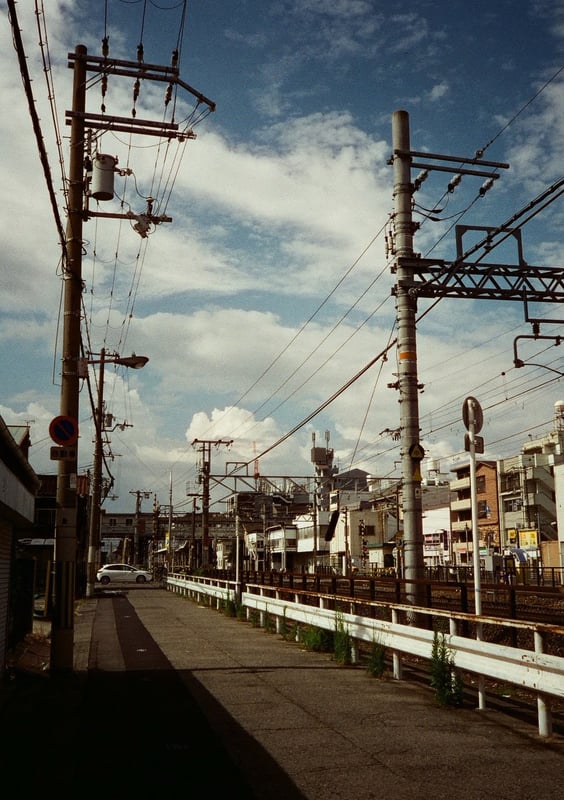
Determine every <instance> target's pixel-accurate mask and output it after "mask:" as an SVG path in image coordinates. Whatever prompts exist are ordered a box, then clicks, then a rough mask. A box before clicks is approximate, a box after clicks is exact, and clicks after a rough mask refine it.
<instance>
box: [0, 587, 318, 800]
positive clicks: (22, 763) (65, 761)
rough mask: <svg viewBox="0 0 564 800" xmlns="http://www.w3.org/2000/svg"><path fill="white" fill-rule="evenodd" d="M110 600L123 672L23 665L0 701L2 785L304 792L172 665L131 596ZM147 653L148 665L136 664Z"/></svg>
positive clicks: (101, 791)
mask: <svg viewBox="0 0 564 800" xmlns="http://www.w3.org/2000/svg"><path fill="white" fill-rule="evenodd" d="M108 602H111V603H117V604H119V605H118V607H117V608H116V609H115V610H116V624H117V633H118V638H119V643H120V647H121V650H122V654H123V658H124V660H125V665H126V669H125V671H112V672H110V671H107V672H106V671H101V670H96V669H89V671H88V673H86V672H84V673H74V674H72V675H68V676H55V675H50V676H48V675H45V676H37V675H25V674H18V675H17V676H16V677H15V678H14V679H13V680H12V682H11V685H10V686H8V687H7V689H8V691H7V693H4V699H3V702H2V704H1V705H0V774H1V775H2V777H3V778H4V785H5V786H7V785H11V786H13V787H15V788H17V792H18V795H19V796H22V794H23V796H27V794H28V793H31V792H34V793H35V792H38V793H39V792H42V793H43V792H45V791H46V790H56V791H57V792H58V793H64V794H63V796H66V794H67V793H69V796H70V793H71V792H72V796H76V797H78V796H81V797H90V796H92V797H93V796H95V795H96V796H97V797H110V798H113V797H120V796H121V797H127V798H128V797H148V796H151V797H154V796H156V792H158V791H161V792H162V791H164V792H167V791H170V790H175V791H176V790H181V791H182V793H183V796H184V797H188V798H202V797H210V798H213V797H218V796H220V795H221V796H225V797H229V798H232V799H233V800H252V799H253V798H254V799H255V800H257V799H258V798H263V797H268V798H269V800H303V797H304V796H303V794H302V793H301V792H300V791H299V790H298V789H297V787H296V785H295V784H294V783H293V782H292V780H291V779H290V778H289V777H288V775H287V774H286V773H285V772H284V771H283V770H281V769H280V767H279V766H278V765H277V763H276V762H275V761H274V760H273V759H272V758H271V757H270V755H269V754H268V753H267V752H266V751H265V750H264V749H263V748H262V747H261V746H260V745H259V744H258V742H257V741H256V740H255V739H254V738H253V737H251V736H249V734H248V733H247V732H246V731H245V730H244V729H242V728H241V726H240V725H239V724H238V723H237V722H236V721H235V720H234V719H233V718H232V717H231V716H230V715H229V714H228V713H227V712H226V711H225V709H224V708H223V707H222V706H220V705H219V704H218V703H217V702H216V701H215V699H214V698H213V696H211V695H210V694H209V693H208V692H207V691H206V690H205V689H204V688H203V687H202V685H201V684H200V683H199V682H198V681H197V680H195V679H194V678H193V676H192V675H191V674H190V673H189V672H184V673H179V672H176V671H175V670H174V669H173V667H172V665H171V664H170V662H169V661H168V659H167V658H166V656H165V655H164V653H163V652H162V651H161V650H160V649H159V648H158V646H157V645H156V642H155V641H154V639H153V638H152V637H151V636H150V634H149V633H148V631H147V630H146V629H145V628H144V626H143V625H142V623H141V622H140V620H139V618H138V617H137V615H136V614H135V612H134V610H133V608H132V606H131V605H130V604H129V602H128V601H127V599H126V598H123V597H120V598H112V599H111V600H108ZM101 605H104V604H103V603H102V604H101ZM103 646H104V644H103V642H99V643H98V647H103ZM147 654H149V660H148V661H147ZM141 661H144V666H145V668H144V669H136V664H137V663H139V662H141ZM203 709H205V711H204V710H203Z"/></svg>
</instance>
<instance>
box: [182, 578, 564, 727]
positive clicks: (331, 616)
mask: <svg viewBox="0 0 564 800" xmlns="http://www.w3.org/2000/svg"><path fill="white" fill-rule="evenodd" d="M167 589H169V590H170V591H173V592H175V593H178V594H182V595H186V596H190V597H193V598H196V599H198V600H201V599H202V597H206V598H209V599H213V600H215V601H216V604H217V607H218V608H220V607H221V605H222V604H224V603H226V602H228V601H229V600H231V601H234V600H235V598H237V596H238V591H237V589H238V587H237V584H236V582H235V581H224V580H218V579H215V578H206V577H198V576H193V575H189V576H186V575H181V574H173V575H170V576H169V577H168V579H167ZM306 598H307V600H308V604H306V603H304V602H302V601H303V600H304V599H306ZM314 599H315V601H316V602H317V603H318V605H317V606H316V605H312V602H313V601H314ZM239 603H240V604H241V605H242V606H243V607H244V608H245V609H246V614H247V617H249V616H250V614H251V613H252V612H258V614H259V619H260V624H261V625H262V626H264V624H265V618H266V615H267V614H268V615H271V616H273V617H275V619H276V630H277V632H280V630H281V627H282V623H283V620H292V621H293V622H298V623H300V624H303V625H309V626H312V627H318V628H322V629H324V630H331V631H334V630H335V629H336V625H337V621H339V624H342V625H343V627H344V629H345V630H346V631H347V633H348V634H349V636H350V637H351V640H352V641H353V643H354V642H355V641H363V642H368V643H370V644H372V643H374V642H376V643H378V644H379V645H382V646H383V647H385V648H387V649H388V650H389V651H390V652H391V653H392V659H393V676H394V678H395V679H397V680H401V677H402V663H401V656H402V654H408V655H411V656H417V657H419V658H423V659H427V660H430V659H431V654H432V647H433V639H434V633H433V630H429V629H428V628H420V627H417V626H416V620H417V618H418V617H419V615H424V616H425V617H426V618H427V619H428V618H429V617H443V618H447V619H448V621H449V633H448V634H446V635H445V644H446V645H447V647H448V649H449V650H450V652H451V653H452V657H453V659H454V664H455V667H456V668H457V669H460V670H464V671H466V672H470V673H474V674H476V675H477V676H478V678H479V690H478V693H479V707H480V708H485V690H484V685H483V679H484V678H485V677H487V678H492V679H494V680H499V681H503V682H505V683H509V684H512V685H514V686H519V687H521V688H523V689H526V690H528V691H531V692H533V693H536V695H537V714H538V731H539V735H540V736H543V737H547V736H550V735H551V734H552V717H551V709H550V704H551V701H553V700H554V699H559V700H564V658H563V657H561V656H555V655H549V654H547V653H544V652H543V649H544V639H545V637H546V636H547V635H549V634H553V635H554V634H556V635H559V636H562V637H564V626H555V625H546V624H542V623H534V622H518V621H515V620H509V619H504V618H498V617H484V616H481V617H477V616H475V615H474V614H463V613H453V612H450V611H443V610H440V609H435V608H417V607H415V606H411V605H402V604H396V603H384V602H380V601H375V600H362V599H359V598H349V597H342V596H340V595H337V596H336V595H327V594H325V595H323V594H317V593H315V592H310V591H304V590H302V591H300V590H299V589H296V588H294V589H290V588H279V587H271V586H263V585H258V584H253V585H248V584H247V585H246V586H245V591H244V592H242V593H241V596H240V598H239ZM359 606H362V608H363V609H366V608H367V607H380V608H383V607H384V608H386V609H388V610H390V611H391V617H392V619H391V621H387V620H380V619H372V618H371V617H367V616H362V615H360V614H358V613H357V612H356V609H357V607H359ZM406 613H407V614H408V615H409V624H406V623H402V622H400V621H399V618H400V616H403V617H405V616H406ZM464 622H470V623H472V624H473V625H474V626H475V629H476V630H477V631H478V632H480V630H481V626H483V625H486V624H487V625H488V626H490V625H491V626H498V627H500V628H504V629H507V630H510V629H512V628H513V629H517V630H520V631H529V632H530V633H532V635H533V640H534V650H523V649H519V648H517V647H511V646H508V645H501V644H495V643H492V642H486V641H483V640H481V639H480V638H479V635H478V637H477V638H469V637H465V636H461V635H459V632H458V629H459V627H460V626H461V624H462V623H464ZM356 655H357V652H356V647H355V646H354V644H353V653H352V657H353V662H354V661H355V660H356Z"/></svg>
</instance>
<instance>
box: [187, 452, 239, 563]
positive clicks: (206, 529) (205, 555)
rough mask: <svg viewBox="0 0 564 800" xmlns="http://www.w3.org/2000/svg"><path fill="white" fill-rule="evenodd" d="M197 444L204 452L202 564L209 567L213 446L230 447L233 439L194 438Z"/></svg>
mask: <svg viewBox="0 0 564 800" xmlns="http://www.w3.org/2000/svg"><path fill="white" fill-rule="evenodd" d="M196 444H199V445H200V453H201V454H202V463H201V466H200V480H201V482H202V566H203V567H207V566H208V564H209V546H210V475H211V446H212V444H213V445H215V446H216V447H220V446H221V445H225V446H226V447H230V446H231V445H232V444H233V440H232V439H216V440H215V441H212V440H210V439H194V441H193V442H192V447H193V446H194V445H196Z"/></svg>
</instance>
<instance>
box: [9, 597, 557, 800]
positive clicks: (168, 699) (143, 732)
mask: <svg viewBox="0 0 564 800" xmlns="http://www.w3.org/2000/svg"><path fill="white" fill-rule="evenodd" d="M75 664H76V672H75V675H74V676H73V679H72V680H71V681H67V682H63V683H62V684H61V685H59V686H57V681H53V680H52V679H47V678H42V679H40V681H42V684H41V686H42V687H43V688H41V686H40V687H39V688H37V686H36V687H35V688H33V689H32V688H29V690H28V691H27V693H26V691H25V687H24V690H23V691H20V692H16V693H15V694H14V695H13V698H12V700H11V701H7V702H5V703H4V704H0V725H1V730H2V748H0V775H2V776H5V778H8V777H9V780H10V781H11V780H12V778H14V777H15V773H16V772H17V771H18V767H17V764H16V762H17V761H18V758H19V756H21V754H22V749H23V751H24V752H26V750H29V749H33V753H34V760H33V763H34V772H33V775H32V774H31V772H30V771H29V770H28V771H26V770H25V769H24V770H22V769H21V768H19V775H20V778H21V779H22V780H24V787H25V788H28V789H32V790H34V789H38V788H40V787H42V788H43V789H44V790H45V789H49V788H59V789H60V790H61V791H63V790H65V789H66V790H69V791H72V792H73V795H72V796H75V795H74V792H78V791H80V793H81V796H85V795H86V796H87V797H88V796H90V794H92V796H94V794H95V795H96V796H101V795H105V796H108V795H109V797H114V796H115V797H134V796H135V797H139V796H141V797H145V796H149V795H154V794H155V792H156V791H160V792H161V794H160V796H161V797H162V796H164V795H166V793H167V792H168V793H172V792H174V793H175V794H176V793H177V792H178V791H179V790H181V791H182V793H183V796H187V797H189V798H201V797H205V796H209V797H216V796H217V797H219V796H227V797H229V798H235V800H237V799H238V798H240V799H241V800H247V798H248V800H251V799H252V798H255V799H256V800H260V799H262V798H265V800H298V799H299V798H307V799H308V800H340V799H341V798H342V800H365V799H366V800H367V799H368V798H378V800H383V798H390V800H429V798H434V800H435V799H436V800H440V799H441V798H449V799H450V798H452V797H456V798H457V800H482V799H483V798H490V797H491V798H494V797H495V798H496V800H510V799H511V800H530V799H531V798H535V800H556V799H557V798H558V800H560V798H561V796H562V788H561V775H562V768H563V767H564V741H563V740H562V739H561V738H558V737H554V738H553V739H551V740H548V741H546V740H543V739H540V738H539V737H538V734H537V732H536V729H535V728H533V727H531V726H528V725H526V724H524V723H520V722H517V721H515V720H513V719H511V718H509V717H507V716H505V715H503V714H501V713H499V712H494V711H488V710H486V711H477V710H474V709H470V708H463V709H445V708H441V707H439V706H437V705H436V704H435V702H434V698H433V694H432V692H431V691H430V690H429V689H426V688H425V687H421V686H420V685H416V684H413V683H409V682H399V683H398V682H395V681H393V680H391V679H384V680H378V679H375V678H373V677H371V676H370V675H369V674H368V673H367V672H366V670H364V669H363V668H362V667H342V666H339V665H337V664H336V663H335V662H334V661H333V660H332V659H331V657H330V656H328V655H327V654H320V653H313V652H309V651H306V650H304V649H302V648H301V647H300V646H299V645H297V644H295V643H292V642H286V641H284V640H283V639H282V637H280V636H279V635H276V634H273V633H267V632H266V631H265V630H262V629H260V628H256V627H253V626H252V625H250V624H249V623H246V622H242V621H239V620H235V619H232V618H228V617H226V616H224V615H222V614H220V613H219V612H218V611H216V610H214V609H212V608H210V607H208V606H203V605H199V604H197V603H195V602H194V601H191V600H187V599H185V598H182V597H180V596H178V595H175V594H172V593H170V592H166V591H165V590H161V589H157V590H155V589H152V590H145V589H140V590H132V591H129V592H127V593H125V594H123V595H120V594H119V593H118V594H110V595H108V596H106V597H100V598H96V599H92V600H87V601H84V602H83V603H81V604H79V607H78V611H77V617H76V628H75ZM18 680H19V679H18ZM57 693H58V694H57ZM32 743H33V744H32ZM19 763H20V764H21V763H23V762H22V761H21V760H20V761H19ZM37 777H39V778H40V780H39V781H38V780H36V778H37ZM20 785H21V784H20ZM62 796H65V795H64V791H63V795H62ZM69 796H70V795H69Z"/></svg>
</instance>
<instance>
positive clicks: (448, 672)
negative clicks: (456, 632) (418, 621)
mask: <svg viewBox="0 0 564 800" xmlns="http://www.w3.org/2000/svg"><path fill="white" fill-rule="evenodd" d="M431 687H432V688H433V689H434V690H435V698H436V700H437V702H438V703H440V705H442V706H461V705H462V702H463V691H464V685H463V682H462V678H461V677H460V675H459V674H458V671H457V670H456V668H455V665H454V656H453V655H452V651H451V650H450V649H449V647H448V645H447V643H446V640H445V635H444V633H438V632H437V631H435V634H434V636H433V649H432V651H431Z"/></svg>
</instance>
